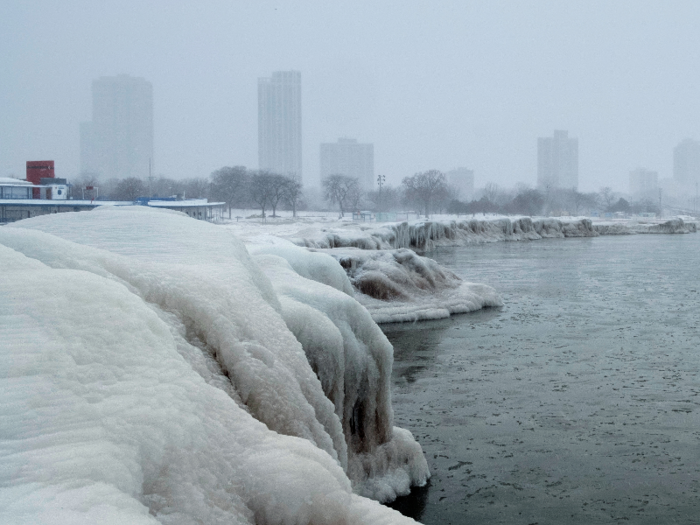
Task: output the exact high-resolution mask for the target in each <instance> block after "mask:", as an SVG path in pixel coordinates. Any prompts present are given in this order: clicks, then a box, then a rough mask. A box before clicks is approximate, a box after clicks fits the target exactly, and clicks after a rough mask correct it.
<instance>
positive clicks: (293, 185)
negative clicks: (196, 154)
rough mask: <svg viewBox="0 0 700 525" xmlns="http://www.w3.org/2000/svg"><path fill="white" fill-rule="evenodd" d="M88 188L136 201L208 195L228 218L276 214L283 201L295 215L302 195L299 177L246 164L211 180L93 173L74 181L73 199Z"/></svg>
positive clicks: (219, 172)
mask: <svg viewBox="0 0 700 525" xmlns="http://www.w3.org/2000/svg"><path fill="white" fill-rule="evenodd" d="M85 188H98V192H97V193H98V195H99V198H101V199H109V200H123V201H134V200H136V199H138V198H141V197H147V198H177V199H185V198H187V199H200V198H207V199H209V200H210V201H218V202H225V203H226V205H227V207H228V214H229V219H230V218H231V210H232V209H233V208H236V207H241V208H249V207H250V208H259V209H260V210H261V214H262V216H263V217H265V216H266V213H267V211H268V210H271V211H272V215H273V217H274V216H276V214H277V209H278V207H279V206H280V205H282V204H284V205H285V206H287V207H289V209H291V210H292V212H293V214H294V216H296V211H297V208H298V207H299V204H300V202H301V199H302V196H303V194H302V186H301V183H299V182H298V181H297V180H296V179H294V178H292V177H286V176H284V175H279V174H276V173H271V172H268V171H262V170H248V169H247V168H245V167H243V166H234V167H228V166H226V167H223V168H221V169H218V170H216V171H215V172H213V173H212V174H211V177H210V179H205V178H193V179H184V180H173V179H169V178H166V177H159V178H153V179H150V180H142V179H139V178H137V177H128V178H126V179H112V180H107V181H100V180H98V179H97V178H96V177H94V176H91V175H84V176H82V177H79V178H78V179H76V180H75V181H74V183H73V185H72V194H71V198H74V199H81V198H84V197H85V196H84V192H85ZM91 195H94V194H93V193H91ZM91 198H92V197H91Z"/></svg>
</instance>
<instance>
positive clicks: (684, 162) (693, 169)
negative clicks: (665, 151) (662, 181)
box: [673, 139, 700, 186]
mask: <svg viewBox="0 0 700 525" xmlns="http://www.w3.org/2000/svg"><path fill="white" fill-rule="evenodd" d="M673 178H674V179H675V180H676V182H678V183H680V184H682V185H684V186H689V185H694V184H695V183H697V182H700V142H698V141H697V140H692V139H685V140H682V141H681V142H680V143H679V144H678V146H676V147H675V148H673Z"/></svg>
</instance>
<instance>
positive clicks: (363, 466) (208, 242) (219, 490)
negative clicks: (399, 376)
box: [0, 209, 429, 524]
mask: <svg viewBox="0 0 700 525" xmlns="http://www.w3.org/2000/svg"><path fill="white" fill-rule="evenodd" d="M0 267H2V268H3V272H1V273H0V296H1V297H2V298H3V300H2V301H0V341H2V345H0V358H1V359H2V362H1V363H0V370H2V376H0V377H1V378H2V379H1V382H0V388H1V389H2V395H3V403H2V404H1V405H0V416H1V418H2V421H3V425H2V428H1V429H0V461H2V464H3V467H4V468H3V469H2V471H0V484H1V485H2V487H3V490H2V492H1V493H0V516H1V519H0V521H2V522H3V523H19V522H26V523H42V522H51V521H54V522H66V523H97V522H99V523H125V522H129V523H144V524H145V523H168V524H179V523H192V522H202V523H224V522H226V523H340V522H343V523H374V522H384V523H388V522H397V523H398V522H402V521H408V520H405V518H403V517H402V516H400V515H398V514H397V513H395V512H393V511H391V510H390V509H387V508H384V507H381V506H380V505H378V504H377V503H375V502H373V501H371V500H369V499H365V498H363V497H361V496H360V495H367V496H371V497H373V498H376V499H380V500H388V499H392V498H393V497H395V495H396V494H399V493H405V492H406V491H408V489H409V486H410V485H412V484H413V485H415V484H422V483H425V481H426V479H427V477H428V475H429V474H428V470H427V463H426V461H425V458H424V457H423V455H422V452H421V449H420V446H419V445H418V444H417V443H416V442H415V441H414V439H413V437H412V436H411V434H410V433H409V432H407V431H405V430H402V429H398V428H396V427H393V412H392V409H391V402H390V399H391V397H390V393H389V378H390V374H391V364H392V351H391V345H390V344H389V342H388V341H387V340H386V338H385V337H384V335H383V334H382V332H381V330H380V329H379V328H378V327H377V326H376V324H374V323H373V322H372V320H371V318H370V316H369V314H368V313H367V312H366V310H365V309H364V308H362V307H361V306H360V305H359V304H357V303H356V302H355V301H354V299H352V297H351V296H350V295H349V294H348V292H349V291H350V290H351V289H350V284H349V282H348V279H347V277H345V275H344V272H343V271H342V269H341V268H340V266H339V265H338V264H337V263H336V262H335V261H333V260H332V259H331V258H330V257H328V256H326V255H323V254H314V253H311V252H308V251H307V250H303V249H300V248H297V247H294V246H290V247H289V249H288V250H287V252H286V253H285V254H282V255H280V254H271V253H262V252H261V253H258V254H256V255H254V256H253V257H251V256H250V255H249V253H248V252H247V250H246V249H245V247H244V246H243V245H242V244H241V243H240V242H239V241H238V240H237V239H236V238H235V237H234V236H233V235H231V233H230V232H227V231H226V230H223V229H221V228H218V227H216V226H213V225H211V224H207V223H203V222H200V221H193V220H192V219H189V218H187V217H185V216H183V215H181V214H177V213H168V212H164V211H155V210H140V209H139V210H109V209H103V210H98V211H94V212H85V213H76V214H61V215H51V216H44V217H38V218H35V219H30V220H26V221H20V222H17V223H14V224H13V225H11V226H8V227H5V228H2V229H1V230H0ZM296 268H298V269H299V271H297V270H296ZM358 494H360V495H358Z"/></svg>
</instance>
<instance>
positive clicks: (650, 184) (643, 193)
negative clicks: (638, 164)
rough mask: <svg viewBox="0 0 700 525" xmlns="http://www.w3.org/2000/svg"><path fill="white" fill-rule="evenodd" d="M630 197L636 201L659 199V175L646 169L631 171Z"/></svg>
mask: <svg viewBox="0 0 700 525" xmlns="http://www.w3.org/2000/svg"><path fill="white" fill-rule="evenodd" d="M630 195H631V196H632V198H633V199H635V200H648V199H657V198H658V196H659V173H658V172H656V171H651V170H648V169H645V168H637V169H636V170H634V171H630Z"/></svg>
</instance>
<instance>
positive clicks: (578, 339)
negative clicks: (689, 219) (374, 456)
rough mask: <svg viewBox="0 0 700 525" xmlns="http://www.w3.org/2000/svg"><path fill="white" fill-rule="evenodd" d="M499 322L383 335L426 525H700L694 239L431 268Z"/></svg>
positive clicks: (408, 503) (605, 240) (402, 504)
mask: <svg viewBox="0 0 700 525" xmlns="http://www.w3.org/2000/svg"><path fill="white" fill-rule="evenodd" d="M428 255H429V256H431V257H433V258H434V259H436V260H437V261H439V262H440V263H441V264H443V265H445V266H447V267H449V268H451V269H452V270H453V271H455V272H456V273H458V274H459V275H461V276H463V277H464V278H466V279H467V280H471V281H475V282H483V283H487V284H491V285H492V286H494V287H496V288H497V289H498V291H499V292H500V293H501V295H502V297H503V300H504V302H505V306H504V307H503V308H500V309H490V310H485V311H481V312H477V313H474V314H467V315H461V316H455V317H453V318H451V319H447V320H444V321H434V322H427V323H417V324H412V325H407V324H399V325H385V326H384V327H383V328H384V330H385V333H386V334H387V336H388V337H389V339H390V340H391V341H392V343H393V344H394V348H395V361H394V372H393V403H394V410H395V420H396V424H397V425H399V426H402V427H405V428H408V429H410V430H411V431H412V432H413V433H414V435H415V436H416V438H417V439H418V440H419V442H420V443H421V444H422V446H423V449H424V451H425V454H426V457H427V458H428V463H429V464H430V468H431V472H432V474H433V478H432V480H431V482H430V485H429V486H428V487H426V488H424V489H418V490H414V492H413V493H412V494H411V495H410V496H407V497H404V498H400V499H399V500H398V501H397V502H396V504H395V507H396V508H398V509H399V510H401V511H402V512H404V513H407V514H409V515H412V516H413V517H415V518H416V519H418V520H419V521H422V522H423V523H469V524H481V523H508V524H524V525H529V524H538V525H544V524H554V523H556V524H560V523H566V524H591V523H606V524H607V523H634V524H655V525H656V524H660V523H664V524H666V523H682V524H690V523H700V492H699V489H700V396H699V394H700V375H699V369H700V344H699V343H700V331H699V321H700V279H699V277H698V275H699V270H700V265H699V263H700V235H653V236H641V235H640V236H630V237H615V238H612V237H599V238H593V239H566V240H542V241H536V242H528V243H498V244H490V245H479V246H469V247H465V248H450V249H441V250H439V251H436V252H433V253H431V254H428Z"/></svg>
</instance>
